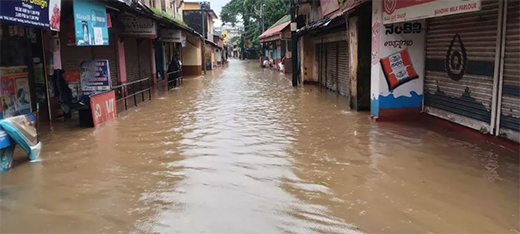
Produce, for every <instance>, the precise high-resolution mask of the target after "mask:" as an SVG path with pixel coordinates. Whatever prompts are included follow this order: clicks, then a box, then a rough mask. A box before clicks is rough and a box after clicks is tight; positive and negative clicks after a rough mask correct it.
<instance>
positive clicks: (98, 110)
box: [90, 90, 117, 127]
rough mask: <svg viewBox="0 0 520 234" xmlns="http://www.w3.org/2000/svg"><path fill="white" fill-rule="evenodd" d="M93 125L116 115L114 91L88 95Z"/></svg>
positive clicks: (95, 125)
mask: <svg viewBox="0 0 520 234" xmlns="http://www.w3.org/2000/svg"><path fill="white" fill-rule="evenodd" d="M90 109H91V110H92V121H93V122H94V127H97V126H98V125H100V124H102V123H104V122H107V121H109V120H111V119H115V118H116V117H117V111H116V94H115V91H113V90H112V91H108V92H106V93H101V94H96V95H92V96H90Z"/></svg>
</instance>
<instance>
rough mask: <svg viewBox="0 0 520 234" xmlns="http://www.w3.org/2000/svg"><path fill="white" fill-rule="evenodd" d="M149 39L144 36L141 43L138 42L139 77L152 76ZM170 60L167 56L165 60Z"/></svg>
mask: <svg viewBox="0 0 520 234" xmlns="http://www.w3.org/2000/svg"><path fill="white" fill-rule="evenodd" d="M150 43H152V42H151V40H150V39H148V38H146V39H143V41H142V42H141V44H139V68H140V71H139V72H140V74H141V77H140V79H145V78H150V77H151V76H152V68H151V61H150V56H151V55H150V50H151V45H150ZM169 60H171V57H169V58H168V57H167V58H166V61H168V63H169Z"/></svg>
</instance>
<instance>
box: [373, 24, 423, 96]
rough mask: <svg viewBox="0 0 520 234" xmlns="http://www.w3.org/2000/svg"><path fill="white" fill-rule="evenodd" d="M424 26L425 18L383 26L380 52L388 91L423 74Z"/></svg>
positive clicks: (380, 60)
mask: <svg viewBox="0 0 520 234" xmlns="http://www.w3.org/2000/svg"><path fill="white" fill-rule="evenodd" d="M425 28H426V27H425V25H424V21H415V22H406V23H397V24H387V25H384V30H383V31H382V32H381V33H382V35H380V37H381V39H382V40H381V41H380V51H379V52H378V53H379V57H380V59H379V63H380V64H381V71H382V72H383V75H384V78H385V81H386V84H387V86H388V91H393V90H395V89H397V88H398V87H399V86H401V85H404V84H406V83H408V82H410V81H412V80H415V79H419V78H420V77H419V74H423V70H424V29H425ZM421 86H422V85H421Z"/></svg>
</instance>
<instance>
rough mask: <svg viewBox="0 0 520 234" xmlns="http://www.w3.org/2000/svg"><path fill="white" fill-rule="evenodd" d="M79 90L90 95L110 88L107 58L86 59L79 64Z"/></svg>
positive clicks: (84, 94) (85, 94)
mask: <svg viewBox="0 0 520 234" xmlns="http://www.w3.org/2000/svg"><path fill="white" fill-rule="evenodd" d="M79 66H80V68H79V73H80V83H81V92H82V93H83V96H90V95H94V94H97V93H102V92H106V91H108V90H110V70H109V67H108V60H87V61H83V62H81V64H80V65H79Z"/></svg>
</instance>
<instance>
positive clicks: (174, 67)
mask: <svg viewBox="0 0 520 234" xmlns="http://www.w3.org/2000/svg"><path fill="white" fill-rule="evenodd" d="M159 40H160V41H161V42H162V43H163V47H164V55H165V58H166V69H167V71H166V77H167V79H168V87H169V88H172V87H175V86H177V85H179V83H180V80H181V77H182V62H181V58H182V56H183V55H182V46H183V45H186V36H185V35H184V33H183V32H182V31H181V30H178V29H177V30H176V29H164V28H161V29H160V35H159Z"/></svg>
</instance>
